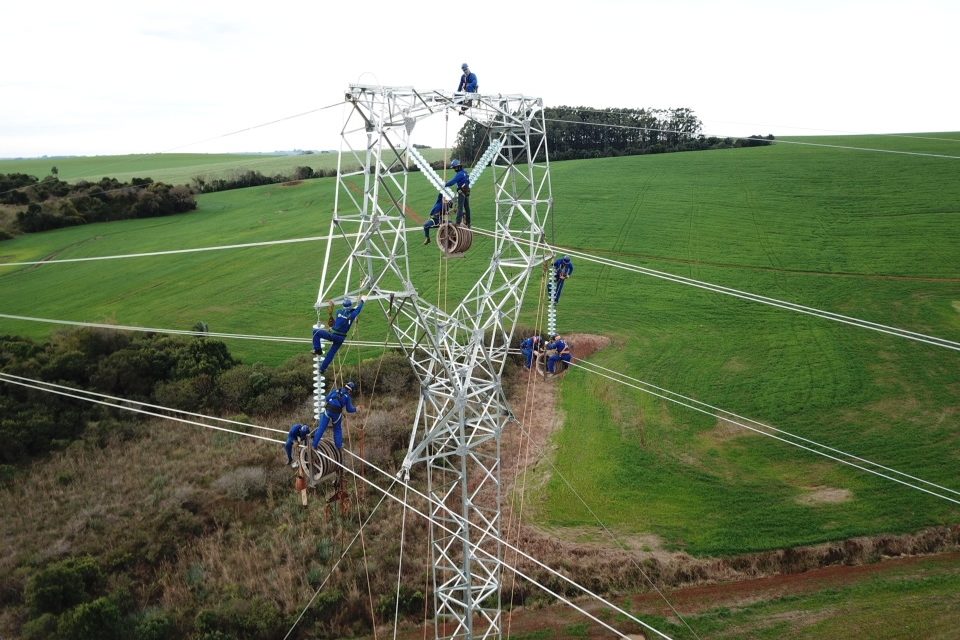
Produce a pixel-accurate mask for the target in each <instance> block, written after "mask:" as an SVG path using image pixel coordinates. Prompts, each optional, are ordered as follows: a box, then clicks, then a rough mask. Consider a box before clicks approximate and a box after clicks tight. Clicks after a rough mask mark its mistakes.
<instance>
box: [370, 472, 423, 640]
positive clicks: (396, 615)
mask: <svg viewBox="0 0 960 640" xmlns="http://www.w3.org/2000/svg"><path fill="white" fill-rule="evenodd" d="M384 497H386V496H384ZM382 499H383V498H381V500H382ZM406 535H407V487H406V485H404V487H403V517H402V518H401V519H400V554H399V555H400V559H399V560H398V561H397V601H396V603H395V605H394V607H393V640H397V630H398V629H399V627H400V577H401V576H402V575H403V541H404V539H405V538H406ZM423 597H424V598H426V597H427V594H423Z"/></svg>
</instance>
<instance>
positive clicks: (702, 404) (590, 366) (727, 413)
mask: <svg viewBox="0 0 960 640" xmlns="http://www.w3.org/2000/svg"><path fill="white" fill-rule="evenodd" d="M579 362H580V363H581V364H578V365H576V366H579V367H580V368H582V369H585V370H587V371H590V372H591V373H597V371H596V370H602V371H607V372H609V373H611V374H613V375H614V376H619V377H620V378H622V379H623V380H629V381H631V382H635V383H637V384H640V385H644V386H646V387H649V388H651V389H656V390H657V391H661V392H663V393H666V394H669V395H671V396H673V397H676V398H680V399H681V400H685V401H687V402H692V403H694V404H696V405H697V406H700V407H705V408H707V409H711V410H713V411H718V412H720V413H722V414H723V415H724V416H732V417H734V418H736V419H737V420H744V421H746V422H749V423H751V424H754V425H756V426H757V427H760V428H762V429H769V430H770V431H774V432H776V433H781V434H783V435H785V436H787V437H790V438H796V439H797V440H801V441H803V442H806V443H808V444H811V445H814V446H816V447H820V448H822V449H825V450H827V451H832V452H834V453H836V454H839V455H842V456H846V457H848V458H850V459H852V460H857V461H858V462H862V463H864V464H869V465H872V466H874V467H877V468H878V469H883V470H884V471H889V472H890V473H894V474H896V475H898V476H902V477H904V478H909V479H910V480H914V481H916V482H920V483H923V484H925V485H928V486H931V487H934V488H936V489H940V490H941V491H946V492H948V493H953V494H956V495H958V496H960V491H957V490H954V489H951V488H949V487H945V486H943V485H939V484H936V483H934V482H930V481H929V480H924V479H923V478H918V477H916V476H912V475H910V474H909V473H904V472H903V471H897V470H896V469H893V468H892V467H886V466H884V465H882V464H880V463H878V462H873V461H872V460H867V459H866V458H861V457H859V456H857V455H854V454H852V453H848V452H846V451H842V450H840V449H836V448H834V447H831V446H829V445H825V444H822V443H820V442H816V441H815V440H810V439H809V438H804V437H803V436H799V435H797V434H795V433H790V432H789V431H785V430H783V429H779V428H777V427H774V426H772V425H769V424H766V423H763V422H760V421H759V420H754V419H753V418H747V417H745V416H741V415H739V414H736V413H733V412H732V411H727V410H726V409H721V408H720V407H715V406H713V405H712V404H708V403H706V402H702V401H700V400H697V399H695V398H691V397H689V396H685V395H683V394H681V393H677V392H675V391H670V390H669V389H664V388H663V387H658V386H657V385H655V384H653V383H650V382H646V381H643V380H638V379H637V378H633V377H631V376H628V375H626V374H625V373H621V372H619V371H615V370H613V369H608V368H607V367H604V366H601V365H599V364H596V363H594V362H586V361H583V360H579ZM608 379H610V378H608ZM617 382H621V384H622V381H621V380H617ZM712 415H716V414H712ZM717 417H720V418H721V419H723V420H727V418H726V417H722V416H717ZM728 422H732V421H729V420H728Z"/></svg>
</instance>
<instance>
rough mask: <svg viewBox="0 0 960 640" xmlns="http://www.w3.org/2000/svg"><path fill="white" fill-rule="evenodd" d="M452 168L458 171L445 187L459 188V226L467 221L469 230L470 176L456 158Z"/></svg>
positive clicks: (451, 164)
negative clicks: (464, 220)
mask: <svg viewBox="0 0 960 640" xmlns="http://www.w3.org/2000/svg"><path fill="white" fill-rule="evenodd" d="M450 168H451V169H453V170H454V171H456V172H457V173H456V174H454V176H453V177H452V178H450V180H448V181H447V184H445V185H444V186H445V187H452V186H456V187H457V224H460V221H461V220H463V219H466V222H467V228H468V229H469V228H470V176H468V175H467V172H466V171H464V169H463V165H462V164H460V161H459V160H457V159H456V158H454V160H453V161H452V162H451V163H450Z"/></svg>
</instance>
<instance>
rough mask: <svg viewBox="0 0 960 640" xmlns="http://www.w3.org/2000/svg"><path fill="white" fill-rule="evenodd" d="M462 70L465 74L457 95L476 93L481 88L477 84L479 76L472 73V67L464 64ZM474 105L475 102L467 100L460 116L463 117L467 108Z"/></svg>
mask: <svg viewBox="0 0 960 640" xmlns="http://www.w3.org/2000/svg"><path fill="white" fill-rule="evenodd" d="M460 70H461V71H462V72H463V75H461V76H460V84H459V85H458V86H457V93H476V92H477V89H479V88H480V85H479V84H477V74H475V73H474V72H472V71H470V66H469V65H468V64H467V63H466V62H464V63H463V64H462V65H460ZM472 104H473V100H467V101H465V102H464V103H463V106H462V107H461V108H460V114H461V115H462V114H463V113H464V112H465V111H466V110H467V107H469V106H471V105H472Z"/></svg>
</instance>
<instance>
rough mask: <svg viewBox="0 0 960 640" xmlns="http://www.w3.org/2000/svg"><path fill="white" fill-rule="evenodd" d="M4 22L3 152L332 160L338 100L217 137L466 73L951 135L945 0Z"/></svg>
mask: <svg viewBox="0 0 960 640" xmlns="http://www.w3.org/2000/svg"><path fill="white" fill-rule="evenodd" d="M2 16H3V19H2V27H0V59H3V60H4V61H5V63H4V71H3V73H2V74H0V157H17V156H25V157H28V156H41V155H50V156H54V155H95V154H125V153H155V152H164V151H182V152H218V151H224V152H226V151H273V150H284V149H295V148H296V149H335V148H337V147H338V146H339V130H340V125H341V123H342V119H343V112H342V109H341V108H339V107H338V108H333V109H328V110H326V111H323V112H320V113H316V114H312V115H308V116H303V117H298V118H292V119H289V120H286V121H284V122H282V123H279V124H275V125H270V126H265V127H261V128H258V129H255V130H253V131H248V132H243V133H239V134H236V135H229V136H224V134H227V133H230V132H234V131H237V130H241V129H245V128H247V127H252V126H255V125H260V124H263V123H266V122H270V121H273V120H276V119H280V118H284V117H286V116H291V115H294V114H298V113H302V112H305V111H309V110H312V109H316V108H317V107H321V106H324V105H328V104H333V103H336V102H339V101H341V100H342V98H343V92H344V89H345V88H346V87H347V86H348V85H349V84H350V83H354V82H362V83H368V84H385V85H404V86H414V87H416V88H418V89H424V90H427V89H441V90H444V91H453V90H454V89H455V88H456V84H457V81H458V79H459V75H460V70H459V68H460V64H461V63H462V62H468V63H469V64H470V66H471V68H472V69H473V71H475V72H476V73H477V75H478V77H479V81H480V91H481V93H492V94H495V93H523V94H526V95H532V96H540V97H542V98H543V99H544V102H545V104H546V105H548V106H549V105H560V104H568V105H587V106H592V107H678V106H684V107H689V108H692V109H693V110H694V111H695V112H696V113H697V114H698V115H699V116H700V118H701V120H703V123H704V132H705V133H707V134H710V135H746V134H750V133H761V134H766V133H774V134H776V135H787V134H815V133H840V132H852V133H867V132H876V133H893V132H921V131H922V132H931V131H957V130H960V83H958V82H957V63H958V59H960V55H958V52H960V48H958V45H957V29H958V25H960V1H958V0H919V1H912V2H883V1H876V0H870V1H864V2H852V1H846V0H830V1H823V2H820V1H819V0H796V1H794V2H784V1H782V0H756V1H747V0H734V1H728V2H711V1H706V0H703V1H698V0H663V1H655V2H646V1H636V2H630V1H626V0H624V1H618V0H592V1H591V2H565V1H552V2H547V1H542V2H525V1H523V0H511V1H508V2H501V1H499V0H487V1H486V2H446V3H426V2H396V1H392V2H386V1H380V0H364V1H358V2H319V1H317V0H310V1H303V2H294V1H290V0H274V1H273V2H258V3H246V2H236V1H230V2H226V1H220V0H190V1H183V0H162V1H155V0H139V1H137V0H126V1H124V2H107V1H98V0H93V1H92V2H75V1H71V2H65V1H62V0H45V1H44V2H15V3H7V4H5V5H4V7H3V10H2ZM451 126H452V125H451ZM417 135H418V139H417V140H416V142H421V143H424V144H430V145H432V146H440V145H442V144H443V143H444V138H445V137H448V138H452V137H453V136H454V135H455V130H454V129H452V128H451V129H445V127H444V126H442V125H439V124H435V125H434V126H432V128H430V127H425V128H423V129H422V130H421V129H418V131H417ZM448 142H451V143H452V139H451V140H448Z"/></svg>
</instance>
